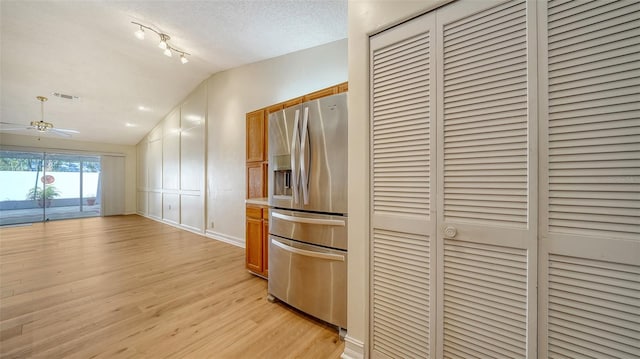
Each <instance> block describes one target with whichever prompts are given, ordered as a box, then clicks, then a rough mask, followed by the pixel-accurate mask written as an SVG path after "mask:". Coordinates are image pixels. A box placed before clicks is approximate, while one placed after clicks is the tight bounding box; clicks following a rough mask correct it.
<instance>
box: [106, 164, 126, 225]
mask: <svg viewBox="0 0 640 359" xmlns="http://www.w3.org/2000/svg"><path fill="white" fill-rule="evenodd" d="M124 159H125V158H124V157H122V156H102V163H101V170H102V174H101V177H102V211H103V212H102V213H103V215H105V216H113V215H119V214H124V213H125V182H124V179H125V173H124V171H125V166H124Z"/></svg>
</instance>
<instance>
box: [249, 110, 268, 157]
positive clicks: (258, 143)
mask: <svg viewBox="0 0 640 359" xmlns="http://www.w3.org/2000/svg"><path fill="white" fill-rule="evenodd" d="M264 124H265V117H264V110H258V111H254V112H250V113H248V114H247V162H256V161H264V160H265V152H264V149H265V146H264V138H265V127H264Z"/></svg>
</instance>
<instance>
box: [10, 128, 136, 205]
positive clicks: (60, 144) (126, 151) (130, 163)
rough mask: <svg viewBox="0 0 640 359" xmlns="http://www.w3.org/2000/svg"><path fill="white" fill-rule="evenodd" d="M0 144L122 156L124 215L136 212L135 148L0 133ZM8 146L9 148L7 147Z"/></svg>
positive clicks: (11, 146)
mask: <svg viewBox="0 0 640 359" xmlns="http://www.w3.org/2000/svg"><path fill="white" fill-rule="evenodd" d="M0 144H1V145H2V146H3V147H6V148H7V149H14V148H13V147H16V148H15V149H38V150H42V151H45V150H46V151H48V152H55V151H56V150H57V151H61V152H63V153H64V152H65V151H67V152H68V151H72V152H76V153H80V154H82V153H87V154H101V153H103V154H104V153H110V154H122V155H124V157H125V169H124V174H123V175H124V177H125V178H124V181H125V213H127V214H131V213H135V212H136V174H137V171H136V147H135V146H125V145H113V144H107V143H94V142H82V141H73V140H68V139H58V138H53V137H46V136H41V137H40V139H38V137H36V136H24V135H14V134H7V133H0ZM7 146H9V147H7Z"/></svg>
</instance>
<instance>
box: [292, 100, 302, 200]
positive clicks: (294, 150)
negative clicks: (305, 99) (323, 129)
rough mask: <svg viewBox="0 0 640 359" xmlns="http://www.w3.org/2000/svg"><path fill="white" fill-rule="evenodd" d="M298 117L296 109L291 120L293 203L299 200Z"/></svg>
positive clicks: (298, 113) (298, 112) (298, 111)
mask: <svg viewBox="0 0 640 359" xmlns="http://www.w3.org/2000/svg"><path fill="white" fill-rule="evenodd" d="M299 119H300V110H296V114H295V117H294V120H293V136H291V137H292V138H291V156H290V157H291V192H292V194H293V203H298V202H299V199H298V197H299V193H298V192H299V183H300V176H299V175H298V172H299V169H298V157H299V156H300V149H299V147H300V133H299V131H298V122H299V121H298V120H299Z"/></svg>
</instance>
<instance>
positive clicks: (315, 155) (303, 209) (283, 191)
mask: <svg viewBox="0 0 640 359" xmlns="http://www.w3.org/2000/svg"><path fill="white" fill-rule="evenodd" d="M346 96H347V95H346V93H344V94H337V95H333V96H329V97H324V98H321V99H318V100H315V101H311V102H305V103H303V104H301V105H299V106H295V107H290V108H286V109H284V110H281V111H278V112H275V113H272V114H271V115H269V181H268V183H269V205H270V206H271V209H270V218H269V296H270V299H273V297H275V298H278V299H279V300H281V301H283V302H285V303H287V304H289V305H291V306H293V307H295V308H297V309H299V310H301V311H303V312H305V313H307V314H310V315H312V316H314V317H316V318H319V319H322V320H323V321H325V322H328V323H331V324H333V325H336V326H337V327H338V328H339V329H340V334H341V336H344V333H345V330H346V328H347V310H346V307H347V223H348V217H347V97H346Z"/></svg>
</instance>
